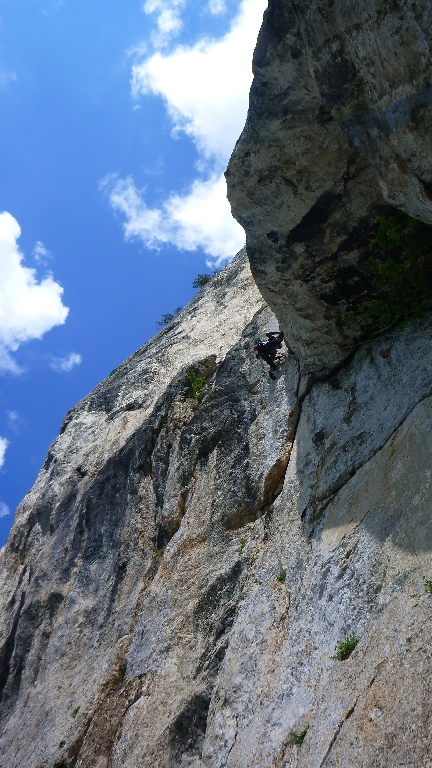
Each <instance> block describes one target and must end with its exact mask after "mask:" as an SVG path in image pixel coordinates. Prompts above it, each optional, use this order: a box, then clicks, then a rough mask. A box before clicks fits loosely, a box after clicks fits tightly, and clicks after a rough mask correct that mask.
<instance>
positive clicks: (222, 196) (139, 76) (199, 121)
mask: <svg viewBox="0 0 432 768" xmlns="http://www.w3.org/2000/svg"><path fill="white" fill-rule="evenodd" d="M148 2H149V3H150V2H151V3H153V4H156V6H157V7H158V8H159V7H161V6H162V5H163V6H169V7H170V8H173V7H174V6H175V8H176V11H177V12H178V11H179V9H180V8H181V6H182V3H176V4H173V3H164V2H162V0H148ZM146 5H147V4H146ZM156 6H155V7H156ZM223 6H224V2H222V0H210V4H209V8H210V10H212V9H213V12H214V13H216V12H217V13H220V12H222V11H223ZM265 7H266V1H265V0H242V2H241V4H240V8H239V12H238V14H237V16H236V17H235V19H234V20H233V22H232V24H231V27H230V29H229V30H228V32H227V33H226V34H225V35H224V36H223V37H222V38H220V39H217V40H213V39H209V38H205V39H201V40H199V41H198V42H197V43H196V44H195V45H193V46H177V47H176V48H175V49H174V50H173V51H172V52H170V53H163V52H161V51H156V52H155V53H154V54H153V55H152V56H149V57H147V58H146V59H144V60H143V61H140V62H138V63H136V64H135V65H134V66H133V69H132V93H133V95H134V96H135V97H136V98H139V97H141V96H143V95H146V94H150V93H151V94H154V95H157V96H160V97H161V98H162V99H163V100H164V102H165V105H166V108H167V111H168V114H169V117H170V119H171V121H172V124H173V129H174V131H177V132H178V131H183V132H184V133H186V134H187V135H188V136H189V137H190V138H191V139H192V141H193V142H194V143H195V145H196V147H197V149H198V152H199V162H198V166H197V176H198V178H197V180H196V181H195V182H194V183H193V184H192V185H191V187H190V189H189V190H187V191H186V192H185V193H183V194H179V193H174V192H173V193H172V194H171V195H170V196H169V197H168V199H167V200H166V201H165V203H163V205H162V206H160V207H159V208H154V207H151V206H150V205H149V204H148V203H147V202H146V199H145V191H143V190H139V189H138V188H137V187H136V185H135V184H134V182H133V180H132V179H131V178H127V179H118V178H115V177H112V176H110V177H107V178H106V179H105V180H104V182H103V186H104V187H105V188H106V189H107V190H108V193H109V196H110V200H111V204H112V206H113V208H114V209H115V210H116V211H117V212H120V213H121V214H123V215H124V216H125V224H124V231H125V235H126V237H129V238H132V237H138V238H141V239H142V240H143V242H144V243H145V244H146V246H147V247H148V248H161V247H162V246H163V245H164V244H168V243H170V244H173V245H175V246H176V247H177V248H181V249H185V250H195V249H197V248H203V249H204V251H205V252H206V253H207V254H208V255H209V256H210V257H211V258H212V259H214V260H215V262H216V263H217V264H220V263H222V262H223V261H226V260H227V259H229V258H232V256H234V254H235V253H236V252H237V251H238V250H239V249H240V248H241V247H242V245H243V243H244V240H245V238H244V232H243V230H242V228H241V227H240V225H239V224H237V222H235V221H234V219H233V218H232V216H231V209H230V206H229V203H228V201H227V199H226V184H225V179H224V177H223V171H224V169H225V167H226V164H227V162H228V159H229V156H230V154H231V152H232V149H233V147H234V144H235V142H236V140H237V138H238V136H239V135H240V133H241V131H242V129H243V125H244V122H245V118H246V113H247V107H248V98H249V89H250V85H251V82H252V69H251V61H252V54H253V50H254V47H255V43H256V38H257V35H258V31H259V28H260V25H261V22H262V16H263V12H264V10H265Z"/></svg>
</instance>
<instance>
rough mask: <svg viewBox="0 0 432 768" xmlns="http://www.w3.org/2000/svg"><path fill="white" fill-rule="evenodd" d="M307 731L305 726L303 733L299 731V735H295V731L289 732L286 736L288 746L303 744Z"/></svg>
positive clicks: (307, 728) (307, 727)
mask: <svg viewBox="0 0 432 768" xmlns="http://www.w3.org/2000/svg"><path fill="white" fill-rule="evenodd" d="M308 730H309V726H308V725H307V726H306V728H305V729H304V731H300V733H296V732H295V731H291V732H290V733H289V734H288V741H289V743H290V744H296V745H299V746H301V745H302V744H303V742H304V738H305V736H306V734H307V732H308Z"/></svg>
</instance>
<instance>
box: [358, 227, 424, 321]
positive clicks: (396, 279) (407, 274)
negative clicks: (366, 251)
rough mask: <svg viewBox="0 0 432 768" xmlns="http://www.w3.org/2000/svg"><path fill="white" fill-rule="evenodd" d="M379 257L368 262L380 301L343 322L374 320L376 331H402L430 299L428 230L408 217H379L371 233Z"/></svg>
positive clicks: (365, 307) (421, 311) (370, 304)
mask: <svg viewBox="0 0 432 768" xmlns="http://www.w3.org/2000/svg"><path fill="white" fill-rule="evenodd" d="M375 249H376V251H377V256H380V258H378V259H376V258H373V259H369V260H368V262H367V266H368V269H369V271H370V273H371V275H372V284H373V285H374V287H375V288H377V289H378V290H379V291H380V294H381V296H380V298H377V299H374V300H373V301H372V302H371V303H367V302H363V303H362V304H360V305H359V306H358V308H357V311H356V312H352V313H350V314H349V315H347V316H346V317H345V318H343V319H344V322H345V323H355V322H358V321H359V320H374V321H375V322H377V323H378V325H379V327H380V328H386V327H387V326H389V325H392V324H393V323H394V322H397V323H398V324H399V327H400V328H403V327H404V326H405V325H406V324H407V322H408V320H412V319H416V318H420V317H422V316H423V314H424V312H425V309H426V308H427V306H428V304H429V303H430V301H431V300H432V228H431V227H429V226H428V225H426V224H423V222H421V221H418V220H417V219H413V218H411V217H410V216H389V217H385V216H382V217H381V218H380V219H379V225H378V229H377V231H376V233H375Z"/></svg>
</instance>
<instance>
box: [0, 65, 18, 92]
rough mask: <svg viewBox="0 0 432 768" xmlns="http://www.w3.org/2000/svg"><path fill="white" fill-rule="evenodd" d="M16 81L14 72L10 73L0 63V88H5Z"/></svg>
mask: <svg viewBox="0 0 432 768" xmlns="http://www.w3.org/2000/svg"><path fill="white" fill-rule="evenodd" d="M17 79H18V78H17V76H16V74H15V72H11V71H10V70H8V69H6V68H5V67H4V66H3V65H2V64H1V63H0V88H6V87H7V86H8V85H9V83H14V82H15V80H17Z"/></svg>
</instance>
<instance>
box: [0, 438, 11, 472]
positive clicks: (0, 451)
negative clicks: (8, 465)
mask: <svg viewBox="0 0 432 768" xmlns="http://www.w3.org/2000/svg"><path fill="white" fill-rule="evenodd" d="M8 445H9V440H6V438H5V437H0V467H2V466H3V464H4V463H5V453H6V448H7V447H8Z"/></svg>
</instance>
